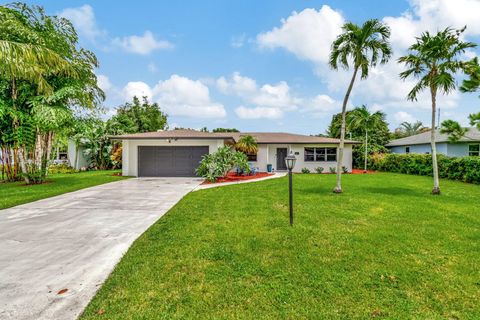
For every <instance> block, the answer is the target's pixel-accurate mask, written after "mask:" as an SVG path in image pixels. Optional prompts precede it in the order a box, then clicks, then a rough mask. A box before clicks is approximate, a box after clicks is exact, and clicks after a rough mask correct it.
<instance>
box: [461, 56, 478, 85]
mask: <svg viewBox="0 0 480 320" xmlns="http://www.w3.org/2000/svg"><path fill="white" fill-rule="evenodd" d="M464 72H465V73H466V74H467V75H468V76H469V78H468V79H465V80H463V82H462V85H461V86H460V91H462V92H475V91H478V90H479V89H480V64H479V62H478V57H475V58H473V59H472V60H470V61H468V62H466V63H465V64H464Z"/></svg>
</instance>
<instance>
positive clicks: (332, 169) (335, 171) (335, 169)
mask: <svg viewBox="0 0 480 320" xmlns="http://www.w3.org/2000/svg"><path fill="white" fill-rule="evenodd" d="M328 170H329V171H330V173H337V168H335V167H330V168H328Z"/></svg>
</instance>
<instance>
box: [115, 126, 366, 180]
mask: <svg viewBox="0 0 480 320" xmlns="http://www.w3.org/2000/svg"><path fill="white" fill-rule="evenodd" d="M242 135H251V136H253V137H255V138H256V140H257V143H258V153H257V154H256V155H248V157H249V160H250V162H252V164H253V166H254V167H258V168H259V170H260V171H267V165H268V164H271V165H272V167H273V169H274V170H276V171H284V170H286V169H287V168H286V166H285V157H286V156H287V155H288V154H289V153H290V151H292V152H294V154H295V156H296V157H297V162H296V165H295V168H294V171H295V172H300V171H301V169H302V168H309V169H310V170H311V171H313V170H314V169H315V168H317V167H323V168H324V172H329V168H330V167H335V166H336V164H337V150H338V145H339V139H333V138H325V137H313V136H305V135H300V134H290V133H280V132H278V133H277V132H245V133H241V132H218V133H210V132H200V131H195V130H171V131H158V132H148V133H137V134H126V135H120V136H115V137H112V139H114V140H122V142H123V153H122V173H123V175H125V176H137V177H155V176H157V177H160V176H165V177H175V176H178V177H182V176H183V177H190V176H194V175H195V169H196V168H197V167H198V164H199V162H200V160H201V159H202V156H203V155H205V154H208V153H213V152H215V151H216V150H217V149H218V148H219V147H221V146H223V145H226V144H229V145H232V144H234V143H235V142H236V141H238V139H239V138H240V137H241V136H242ZM356 143H357V142H355V141H350V140H347V141H346V142H345V152H344V159H343V163H342V166H345V167H347V169H348V171H351V170H352V145H353V144H356Z"/></svg>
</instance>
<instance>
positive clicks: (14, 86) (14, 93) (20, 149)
mask: <svg viewBox="0 0 480 320" xmlns="http://www.w3.org/2000/svg"><path fill="white" fill-rule="evenodd" d="M16 100H17V84H16V82H15V78H14V79H13V80H12V101H13V105H12V107H13V109H14V110H15V111H16V109H17V105H16V103H15V102H16ZM18 128H19V125H18V119H17V114H16V112H15V115H14V119H13V129H14V132H17V131H18ZM17 144H18V141H17ZM18 162H19V165H20V169H21V170H22V173H23V178H24V179H25V183H26V184H30V179H29V177H28V170H27V164H26V162H25V146H23V145H18Z"/></svg>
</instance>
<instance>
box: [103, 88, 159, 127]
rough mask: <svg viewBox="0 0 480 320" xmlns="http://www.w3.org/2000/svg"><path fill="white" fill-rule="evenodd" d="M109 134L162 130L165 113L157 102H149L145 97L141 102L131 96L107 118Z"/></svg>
mask: <svg viewBox="0 0 480 320" xmlns="http://www.w3.org/2000/svg"><path fill="white" fill-rule="evenodd" d="M108 126H109V128H110V132H111V134H114V135H118V134H125V133H139V132H152V131H158V130H164V129H165V128H167V115H166V114H165V113H164V112H163V111H162V110H161V109H160V107H159V106H158V104H157V103H153V104H151V103H150V102H149V101H148V98H147V97H143V100H142V102H140V99H138V98H137V97H133V99H132V102H131V103H130V102H127V103H125V104H124V105H122V106H120V107H118V108H117V112H116V114H115V115H114V116H113V117H112V118H110V119H109V120H108Z"/></svg>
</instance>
